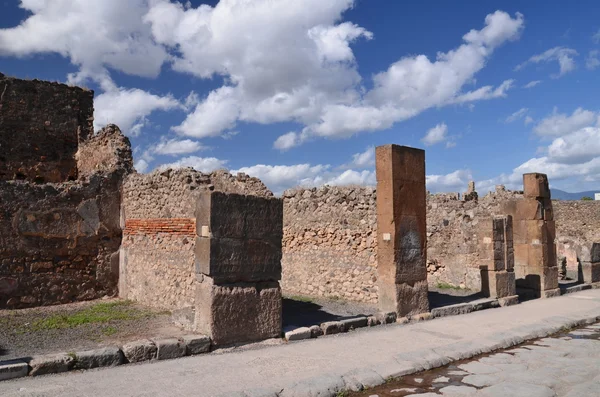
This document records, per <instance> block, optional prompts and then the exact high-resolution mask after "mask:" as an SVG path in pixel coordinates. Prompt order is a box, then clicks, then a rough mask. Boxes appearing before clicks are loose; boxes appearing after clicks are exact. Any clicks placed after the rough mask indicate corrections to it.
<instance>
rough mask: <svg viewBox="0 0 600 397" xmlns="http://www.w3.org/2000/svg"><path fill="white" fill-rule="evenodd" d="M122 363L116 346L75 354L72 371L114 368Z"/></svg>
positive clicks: (121, 356) (121, 354)
mask: <svg viewBox="0 0 600 397" xmlns="http://www.w3.org/2000/svg"><path fill="white" fill-rule="evenodd" d="M121 363H123V353H122V352H121V349H119V348H118V347H116V346H110V347H105V348H102V349H96V350H88V351H83V352H77V353H75V365H74V366H73V368H74V369H91V368H98V367H115V366H117V365H121Z"/></svg>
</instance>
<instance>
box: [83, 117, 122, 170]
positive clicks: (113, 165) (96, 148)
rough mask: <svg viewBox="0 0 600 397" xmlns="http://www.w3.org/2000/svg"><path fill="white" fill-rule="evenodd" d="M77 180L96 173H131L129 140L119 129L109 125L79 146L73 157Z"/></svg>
mask: <svg viewBox="0 0 600 397" xmlns="http://www.w3.org/2000/svg"><path fill="white" fill-rule="evenodd" d="M75 158H76V159H77V171H78V176H79V179H84V178H87V177H89V176H90V175H92V174H94V173H97V172H110V171H112V170H115V169H120V170H122V171H124V172H126V173H132V172H133V163H132V158H133V155H132V153H131V143H130V142H129V138H127V137H126V136H125V135H123V134H122V133H121V130H120V129H119V127H117V126H116V125H114V124H109V125H107V126H106V127H104V128H103V129H102V130H100V131H99V132H98V133H97V134H95V135H92V136H90V137H89V139H87V140H85V141H83V142H82V143H81V144H80V145H79V149H78V151H77V153H76V155H75Z"/></svg>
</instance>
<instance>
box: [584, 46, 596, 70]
mask: <svg viewBox="0 0 600 397" xmlns="http://www.w3.org/2000/svg"><path fill="white" fill-rule="evenodd" d="M599 55H600V51H598V50H592V51H590V52H589V53H588V56H587V58H586V59H585V67H586V68H588V69H589V70H594V69H596V68H597V67H598V66H600V59H598V56H599Z"/></svg>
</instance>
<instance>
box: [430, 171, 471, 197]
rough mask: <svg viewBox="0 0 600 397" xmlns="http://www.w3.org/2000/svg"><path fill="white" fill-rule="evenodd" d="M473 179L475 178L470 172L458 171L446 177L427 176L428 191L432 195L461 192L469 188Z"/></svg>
mask: <svg viewBox="0 0 600 397" xmlns="http://www.w3.org/2000/svg"><path fill="white" fill-rule="evenodd" d="M472 179H473V176H472V175H471V171H469V170H456V171H454V172H451V173H449V174H446V175H427V177H426V184H427V190H429V191H430V192H432V193H438V192H460V191H462V190H465V189H466V188H467V185H468V184H469V181H470V180H472Z"/></svg>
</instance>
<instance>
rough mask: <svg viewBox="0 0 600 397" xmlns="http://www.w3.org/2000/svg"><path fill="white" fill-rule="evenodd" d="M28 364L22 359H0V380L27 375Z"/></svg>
mask: <svg viewBox="0 0 600 397" xmlns="http://www.w3.org/2000/svg"><path fill="white" fill-rule="evenodd" d="M27 372H29V365H27V363H26V362H25V361H23V360H9V361H0V381H3V380H8V379H14V378H22V377H23V376H27Z"/></svg>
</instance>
